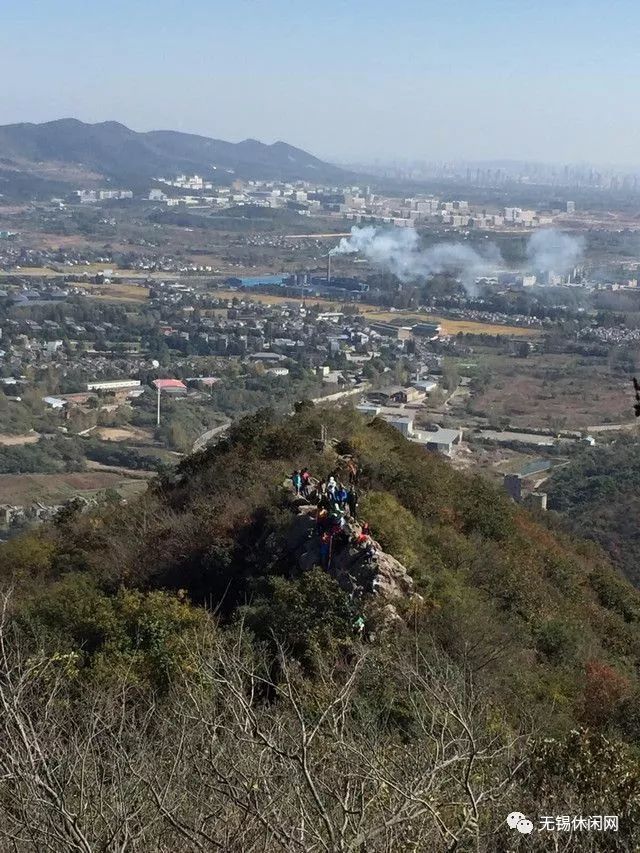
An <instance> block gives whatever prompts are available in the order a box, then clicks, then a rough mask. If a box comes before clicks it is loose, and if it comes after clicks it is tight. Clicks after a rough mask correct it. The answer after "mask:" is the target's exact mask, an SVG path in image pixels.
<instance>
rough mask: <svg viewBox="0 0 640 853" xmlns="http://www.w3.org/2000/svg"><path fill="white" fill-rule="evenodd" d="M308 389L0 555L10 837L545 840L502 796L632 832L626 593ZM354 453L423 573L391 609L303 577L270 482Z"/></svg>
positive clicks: (365, 488)
mask: <svg viewBox="0 0 640 853" xmlns="http://www.w3.org/2000/svg"><path fill="white" fill-rule="evenodd" d="M297 408H298V412H297V413H296V414H295V415H294V416H292V417H289V418H285V419H278V418H276V417H275V416H274V415H273V413H272V412H270V411H269V410H263V411H261V412H258V413H257V414H255V415H252V416H250V417H247V418H244V419H242V420H241V421H238V422H237V423H236V424H234V426H233V427H232V429H231V431H230V434H229V437H228V439H227V440H225V441H224V442H222V443H220V444H218V445H217V446H215V447H211V448H208V449H207V450H205V451H203V452H201V453H199V454H196V455H194V456H191V457H188V458H187V459H185V460H184V461H183V462H182V463H181V465H180V466H179V468H178V469H177V471H176V472H175V473H172V474H170V475H166V474H163V475H162V476H161V477H160V478H159V479H158V480H157V481H156V482H155V483H154V485H152V486H151V487H150V488H149V490H148V492H147V493H146V494H145V495H144V496H142V497H141V498H140V499H138V500H136V501H135V502H132V503H129V504H127V505H125V506H123V505H109V506H105V507H101V508H100V510H99V511H96V512H94V513H88V514H86V513H85V514H79V513H76V512H74V511H73V509H69V510H68V511H67V512H65V513H64V514H63V515H61V516H60V517H59V518H58V520H57V522H56V523H55V524H54V525H52V526H50V527H47V528H41V529H39V530H37V531H34V532H31V533H28V534H25V535H23V536H22V537H19V538H16V539H14V540H12V541H11V542H9V543H8V544H7V545H6V546H5V547H4V548H3V549H2V550H0V577H2V579H3V581H4V584H5V588H6V605H5V608H4V614H3V619H2V632H1V639H2V642H1V643H0V661H1V664H2V669H3V678H2V679H1V680H0V703H1V704H2V708H3V711H4V714H3V718H2V722H1V723H0V727H1V728H0V732H1V736H2V739H3V744H2V752H1V753H0V766H1V767H2V769H3V773H2V774H1V775H0V811H2V813H3V820H2V821H1V822H0V838H2V839H4V841H3V842H2V843H0V848H1V847H2V845H3V844H4V845H5V846H6V845H7V844H9V843H11V845H12V847H11V849H14V850H17V851H23V850H24V851H26V850H35V849H56V850H82V851H94V850H95V851H98V850H123V851H124V850H134V851H148V850H154V851H156V850H157V851H175V850H178V849H184V850H202V851H210V850H211V851H213V850H224V851H238V853H240V851H290V850H291V851H292V850H299V851H315V850H317V851H354V853H356V852H357V853H362V851H368V852H369V851H394V853H395V851H416V850H418V851H440V850H451V851H454V850H457V851H467V850H468V851H470V850H474V851H497V850H506V849H514V850H515V849H520V848H519V846H518V845H520V844H526V848H527V849H529V850H548V849H550V848H549V846H548V845H549V843H550V839H549V835H545V833H543V832H537V831H536V832H534V834H533V835H531V836H528V837H523V838H519V837H518V836H517V834H516V835H515V837H514V833H513V832H511V831H510V830H509V829H508V828H507V826H506V823H505V818H506V815H507V814H508V813H509V812H511V811H513V809H514V808H516V807H517V809H519V810H521V811H522V812H524V813H526V814H528V815H530V816H532V819H533V816H537V815H542V814H578V815H579V814H583V813H584V812H585V809H588V813H589V814H605V813H606V814H617V815H619V817H620V830H619V832H617V833H603V832H592V833H588V834H587V833H584V834H580V833H578V834H576V835H575V836H570V835H567V837H566V838H564V839H563V842H562V843H563V844H564V845H566V846H564V847H563V848H562V849H566V850H580V851H594V853H595V851H606V850H632V849H635V848H636V847H637V845H638V844H639V843H640V834H639V832H638V830H637V828H636V827H637V825H638V818H639V817H640V814H639V808H638V795H639V794H640V774H639V772H638V752H637V746H638V737H639V735H640V717H639V715H638V708H639V707H640V705H639V703H638V700H639V698H640V682H639V680H638V675H637V671H638V663H639V662H640V630H639V624H640V594H639V593H638V592H636V591H635V590H634V589H633V588H632V587H631V586H630V585H629V584H628V583H627V582H626V581H625V580H623V579H622V578H621V577H620V576H619V574H618V573H617V571H616V570H615V569H614V568H612V566H611V565H610V564H609V563H608V562H607V561H606V559H605V558H604V557H603V556H602V553H601V552H600V550H599V549H597V548H596V547H594V546H592V545H591V544H589V543H584V542H580V541H576V540H573V539H570V538H569V537H567V536H564V535H562V534H556V533H553V532H551V531H550V530H549V529H548V528H547V527H546V526H544V525H543V524H541V523H539V522H538V521H536V520H534V518H533V517H532V516H530V515H528V514H527V513H526V512H524V511H523V510H522V509H520V508H517V507H516V506H515V505H513V504H511V503H510V502H508V500H507V499H506V497H505V496H504V495H503V494H502V493H501V492H500V491H498V490H497V489H495V488H493V486H492V485H490V484H489V483H487V482H486V481H484V480H483V479H481V478H474V477H469V476H466V475H463V474H461V473H458V472H456V471H454V470H453V469H452V468H451V467H450V466H449V465H448V464H447V463H446V462H445V461H444V460H442V459H439V458H437V457H435V456H432V455H429V454H425V453H424V451H423V450H421V449H420V448H419V447H417V446H416V445H413V444H411V443H410V442H408V441H406V440H405V439H404V438H403V437H402V436H401V435H400V434H399V433H398V432H397V431H395V430H394V429H393V428H391V427H389V426H388V425H386V424H385V423H383V422H381V421H378V420H374V421H372V422H370V423H367V422H366V421H364V420H363V419H362V418H361V417H360V416H358V415H357V414H356V413H355V412H354V411H353V410H350V409H343V410H339V411H327V410H317V409H315V408H314V407H313V406H312V405H311V404H301V405H300V406H298V407H297ZM322 425H325V426H326V427H327V433H328V436H329V438H330V439H331V440H330V442H329V443H328V444H327V445H324V446H323V445H321V443H320V442H319V441H318V438H319V436H320V433H321V426H322ZM348 458H353V459H355V460H357V464H358V467H359V470H360V479H359V489H360V493H361V499H360V507H359V516H360V517H361V518H363V519H366V520H367V521H369V523H370V524H371V528H372V535H373V537H374V539H375V540H377V541H378V542H379V543H380V546H381V547H382V548H383V549H384V551H385V552H387V553H388V554H390V555H392V556H393V557H395V558H397V560H399V561H400V562H401V563H402V564H403V565H404V566H405V567H406V569H407V570H408V572H409V573H410V574H411V576H412V577H413V580H414V589H415V592H416V593H417V594H416V595H412V596H410V597H406V598H403V597H398V598H396V599H394V600H393V607H394V612H395V614H396V618H393V619H389V618H388V616H389V609H388V605H389V602H388V601H386V600H384V599H383V598H381V597H380V596H376V595H373V594H366V595H365V596H364V597H363V598H362V599H361V598H359V597H357V596H353V595H352V596H350V595H348V594H347V593H346V592H345V591H344V590H343V589H342V588H341V587H340V586H339V585H338V583H337V582H336V580H335V579H334V578H333V577H332V575H331V573H330V572H326V571H323V570H322V569H321V568H320V567H315V568H312V569H310V570H308V571H305V572H301V571H300V569H299V568H298V562H297V559H296V554H295V546H294V539H295V537H294V536H293V535H292V524H293V521H294V518H295V516H294V515H293V513H292V508H291V491H290V490H289V489H287V488H286V487H285V486H284V485H283V484H284V483H285V481H286V478H287V477H288V475H290V473H291V471H292V470H293V469H299V468H301V467H303V466H308V467H309V468H310V470H311V471H312V472H313V473H314V474H315V475H317V476H326V475H327V474H328V473H329V472H330V471H336V472H337V473H338V474H341V473H342V475H343V476H346V459H348ZM359 616H362V617H363V618H364V620H365V631H364V634H363V636H362V637H360V636H359V635H358V634H357V632H356V631H354V622H355V620H356V619H357V618H358V617H359ZM397 617H399V618H397ZM9 839H11V841H9ZM34 845H36V846H34ZM37 845H39V846H37ZM7 849H9V848H8V847H7ZM523 849H524V847H523Z"/></svg>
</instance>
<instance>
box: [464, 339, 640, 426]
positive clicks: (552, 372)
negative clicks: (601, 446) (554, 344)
mask: <svg viewBox="0 0 640 853" xmlns="http://www.w3.org/2000/svg"><path fill="white" fill-rule="evenodd" d="M480 361H481V363H482V364H483V365H485V366H486V367H487V368H488V370H489V373H490V380H489V382H488V384H487V388H486V390H484V391H483V392H482V393H480V394H476V395H474V396H473V398H472V400H471V402H470V406H471V410H472V411H473V412H474V413H475V414H478V415H483V416H485V417H489V418H505V419H506V420H507V421H508V422H509V423H510V425H511V426H515V427H519V428H525V429H526V428H528V427H544V428H550V429H554V430H557V429H586V428H587V427H588V426H590V425H591V424H602V423H612V424H613V423H625V422H627V421H628V420H629V415H630V414H631V415H632V414H633V410H632V403H633V399H632V394H631V392H630V388H631V380H630V379H629V378H628V377H625V376H623V375H620V374H618V373H617V372H613V371H612V369H611V368H610V367H609V365H608V364H607V362H606V361H604V360H602V359H597V358H576V357H573V358H572V357H571V356H567V355H563V354H544V355H543V354H540V355H533V356H530V357H529V358H526V359H515V358H512V357H509V356H506V355H505V356H497V355H487V356H486V357H485V358H482V359H480Z"/></svg>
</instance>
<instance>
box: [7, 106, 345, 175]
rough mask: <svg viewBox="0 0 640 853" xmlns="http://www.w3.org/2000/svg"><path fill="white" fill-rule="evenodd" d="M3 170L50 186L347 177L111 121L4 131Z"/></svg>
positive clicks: (306, 158) (328, 168) (265, 151)
mask: <svg viewBox="0 0 640 853" xmlns="http://www.w3.org/2000/svg"><path fill="white" fill-rule="evenodd" d="M0 171H1V172H2V174H3V176H4V179H5V180H6V176H7V175H8V174H10V173H11V172H14V173H16V174H20V175H22V176H24V175H25V174H32V175H33V176H34V178H39V179H43V178H45V179H47V180H72V179H74V178H75V179H77V176H78V175H79V174H82V173H93V174H94V175H96V176H106V177H110V178H118V179H127V178H128V179H133V178H150V177H157V176H160V175H172V174H174V173H175V172H178V171H185V172H188V173H194V172H197V173H202V174H204V175H206V176H208V177H214V178H215V177H216V176H217V178H218V181H219V182H220V183H228V182H229V180H231V179H233V177H234V176H235V177H240V178H246V179H252V178H253V179H281V180H296V179H302V180H311V181H325V182H327V181H328V182H341V181H344V180H345V179H347V177H348V174H349V173H347V172H345V171H343V170H342V169H340V168H338V167H337V166H332V165H331V164H329V163H324V162H323V161H322V160H319V159H318V158H317V157H314V156H312V155H311V154H308V153H307V152H306V151H302V150H301V149H299V148H294V147H293V146H292V145H287V143H286V142H274V143H273V145H265V144H264V143H263V142H258V141H257V140H255V139H245V140H244V141H243V142H237V143H233V142H224V141H223V140H220V139H210V138H208V137H206V136H196V135H195V134H191V133H180V132H178V131H173V130H154V131H150V132H147V133H137V132H136V131H134V130H130V129H129V128H128V127H125V125H123V124H119V123H118V122H115V121H106V122H101V123H99V124H85V123H84V122H82V121H78V120H77V119H72V118H66V119H60V120H58V121H50V122H46V123H43V124H28V123H25V124H9V125H4V126H0Z"/></svg>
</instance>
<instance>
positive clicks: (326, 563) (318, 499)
mask: <svg viewBox="0 0 640 853" xmlns="http://www.w3.org/2000/svg"><path fill="white" fill-rule="evenodd" d="M348 472H349V484H348V487H347V486H345V485H344V484H343V483H342V482H341V481H340V479H339V476H338V473H337V472H335V471H334V472H333V473H331V474H330V475H329V476H328V477H327V478H326V479H322V480H319V481H318V482H316V481H315V480H313V479H312V477H311V475H310V473H309V469H308V468H303V469H302V470H299V471H298V470H296V471H294V472H293V474H292V475H291V482H292V483H293V488H294V490H295V493H296V496H301V497H304V498H305V499H306V500H308V501H309V502H311V503H315V505H316V507H317V511H316V533H317V535H318V537H319V538H320V560H321V565H322V568H323V569H325V570H326V571H329V570H330V569H331V564H332V561H333V559H334V557H335V556H336V554H338V553H339V552H340V551H342V550H343V549H344V548H345V547H347V546H348V545H349V543H350V541H351V537H350V535H349V534H348V533H347V532H346V531H345V527H346V518H347V516H348V517H349V518H351V519H352V520H353V521H356V520H357V518H358V493H357V491H356V483H357V479H358V469H357V467H356V465H355V463H354V462H352V461H350V462H349V463H348ZM355 543H356V544H357V545H359V546H360V547H362V549H363V552H364V553H366V554H367V555H371V554H372V553H373V545H372V543H371V533H370V530H369V525H368V524H367V523H366V522H364V523H363V525H362V532H361V533H360V534H359V535H358V536H357V538H356V540H355Z"/></svg>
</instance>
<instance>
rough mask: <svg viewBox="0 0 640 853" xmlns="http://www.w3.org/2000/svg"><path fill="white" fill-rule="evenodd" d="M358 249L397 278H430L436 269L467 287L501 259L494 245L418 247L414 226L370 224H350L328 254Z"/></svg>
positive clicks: (418, 239)
mask: <svg viewBox="0 0 640 853" xmlns="http://www.w3.org/2000/svg"><path fill="white" fill-rule="evenodd" d="M356 252H360V253H361V254H362V255H364V257H365V258H367V259H368V260H369V261H371V263H372V264H374V266H377V267H380V268H381V269H384V270H387V271H388V272H391V273H393V274H394V275H396V276H397V277H398V278H399V279H400V280H401V281H407V280H409V279H414V278H430V277H431V276H433V275H438V274H439V273H452V274H455V275H459V276H460V279H461V280H462V282H463V284H464V285H465V286H466V287H468V288H471V287H472V286H473V284H474V281H475V279H476V278H478V277H479V276H481V275H483V273H486V272H487V270H489V269H490V268H495V266H496V265H497V264H499V263H500V262H501V258H500V253H499V252H498V250H497V248H496V247H495V246H487V251H486V254H480V253H479V252H477V251H475V249H472V248H471V247H470V246H465V245H464V244H463V243H437V244H436V245H435V246H430V247H429V248H427V249H421V248H420V238H419V236H418V233H417V231H416V230H415V228H393V229H387V228H385V229H381V228H376V227H375V226H373V225H368V226H366V227H364V228H358V227H357V226H354V227H353V228H352V229H351V235H350V236H349V237H343V238H342V239H341V240H340V242H339V243H338V245H337V246H336V247H335V248H333V249H332V250H331V252H330V254H331V255H352V254H355V253H356Z"/></svg>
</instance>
